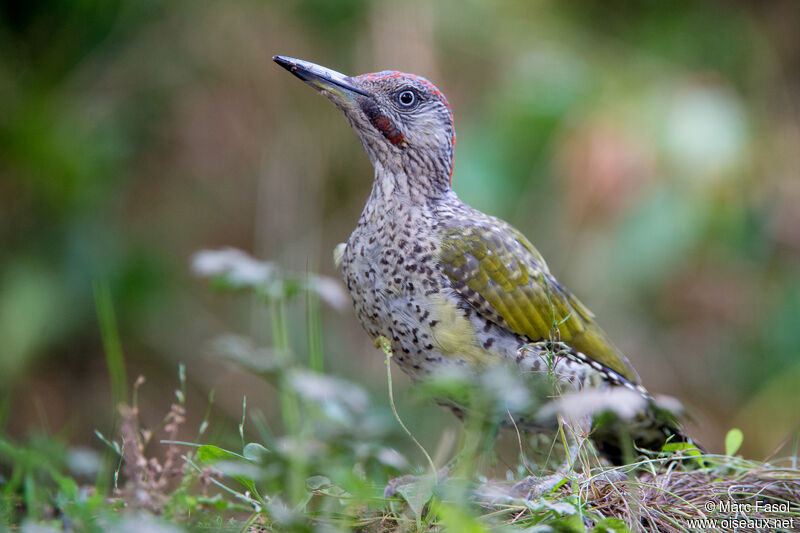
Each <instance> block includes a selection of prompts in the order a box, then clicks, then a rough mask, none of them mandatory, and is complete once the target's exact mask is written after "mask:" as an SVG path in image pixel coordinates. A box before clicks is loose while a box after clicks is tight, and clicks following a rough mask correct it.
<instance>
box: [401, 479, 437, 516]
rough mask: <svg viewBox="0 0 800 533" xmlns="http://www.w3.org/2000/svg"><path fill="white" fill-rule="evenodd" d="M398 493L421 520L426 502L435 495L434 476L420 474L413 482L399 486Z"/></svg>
mask: <svg viewBox="0 0 800 533" xmlns="http://www.w3.org/2000/svg"><path fill="white" fill-rule="evenodd" d="M397 493H398V494H399V495H400V496H402V497H403V499H404V500H405V501H406V502H407V503H408V506H409V507H410V508H411V511H412V512H413V513H414V516H415V517H416V519H417V522H419V521H420V520H421V519H422V511H423V509H424V508H425V504H426V503H428V502H429V501H430V499H431V498H432V497H433V477H432V476H420V477H418V478H417V479H415V480H414V481H412V482H411V483H408V484H406V485H400V486H399V487H397Z"/></svg>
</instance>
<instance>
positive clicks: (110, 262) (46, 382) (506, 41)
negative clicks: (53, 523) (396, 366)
mask: <svg viewBox="0 0 800 533" xmlns="http://www.w3.org/2000/svg"><path fill="white" fill-rule="evenodd" d="M798 20H800V3H798V2H793V1H784V2H756V1H732V2H694V1H669V2H656V1H644V2H627V1H619V0H613V1H609V0H593V1H587V2H558V1H535V2H530V1H522V0H518V1H511V0H508V1H500V2H491V3H490V2H478V1H473V0H466V1H465V0H443V1H438V2H424V1H411V2H390V1H379V2H368V1H366V0H345V1H339V2H331V1H326V0H306V1H298V2H277V1H275V2H266V1H263V2H262V1H254V0H250V1H238V0H237V1H227V2H211V1H204V0H192V1H189V0H173V1H170V2H159V1H156V0H139V1H136V2H121V1H115V0H40V1H38V2H25V1H22V0H16V1H10V2H9V1H6V2H3V3H2V8H1V10H0V392H1V394H0V396H1V397H2V404H1V405H2V413H1V414H0V421H2V424H3V426H2V428H4V430H5V432H7V433H8V434H10V435H12V436H14V437H16V438H23V437H25V436H26V435H29V434H31V433H36V432H41V431H46V432H49V433H55V434H58V435H60V436H62V437H64V438H65V439H68V440H69V441H70V442H73V443H77V444H87V445H92V446H94V447H97V448H99V447H100V445H99V443H98V442H96V440H95V439H94V437H93V435H92V430H93V429H95V428H98V429H100V430H102V431H108V430H109V428H110V426H111V424H112V417H113V412H114V408H113V403H112V401H111V389H110V386H109V379H108V371H107V368H106V362H105V359H104V356H103V344H102V341H101V337H100V329H99V326H98V321H97V314H96V311H95V300H94V296H93V284H99V286H107V287H109V289H110V294H111V297H112V299H113V302H114V308H115V311H116V315H117V320H118V324H119V332H120V338H121V340H122V345H123V350H124V354H125V361H126V366H127V375H128V379H129V381H132V380H133V379H134V378H135V377H136V376H138V375H140V374H143V375H145V376H146V378H147V379H148V384H147V385H145V386H144V388H143V389H142V393H141V400H140V405H141V407H142V411H143V417H144V418H145V419H146V418H147V417H148V416H150V417H151V418H152V419H153V421H157V419H158V417H159V416H160V415H161V414H162V413H163V412H164V411H165V407H166V405H167V404H168V402H169V401H170V396H171V394H172V390H173V389H174V388H175V384H176V377H175V376H176V367H177V364H178V362H180V361H183V362H185V363H186V365H187V370H188V377H189V383H190V403H189V405H190V412H189V416H190V420H194V421H195V422H197V421H199V419H200V418H201V417H202V415H203V412H204V410H205V407H204V401H205V400H204V398H205V397H206V396H207V394H208V391H209V390H210V389H212V388H214V389H216V393H217V401H216V404H215V408H214V416H213V418H212V420H214V421H215V423H216V424H217V426H218V427H219V426H222V427H224V426H225V424H228V425H231V426H232V425H234V424H235V423H236V422H235V421H234V420H236V419H238V417H240V415H241V401H242V400H241V397H242V395H243V394H246V395H247V397H248V406H250V407H251V408H252V409H258V410H262V411H264V412H265V413H266V414H267V415H268V416H270V414H271V413H272V411H273V409H274V407H273V406H274V402H275V395H274V391H272V390H271V389H270V388H269V387H268V386H266V385H264V384H263V383H262V382H261V381H260V380H258V379H256V378H254V377H252V376H250V375H248V374H247V373H244V372H241V371H239V370H237V369H236V368H234V367H233V366H232V365H229V364H225V363H223V362H221V361H219V360H218V359H217V358H215V357H214V356H213V355H212V354H211V350H210V349H209V342H210V341H211V340H212V339H213V338H214V337H215V336H216V335H217V334H220V333H224V332H228V331H234V332H238V333H243V334H247V335H251V336H253V337H254V338H256V339H259V340H261V341H264V342H267V341H268V340H269V331H268V329H269V328H268V325H267V324H268V321H267V317H266V313H267V311H266V310H265V308H264V306H263V305H262V304H260V303H259V302H257V301H255V300H252V301H251V300H248V299H246V298H242V297H237V296H232V295H229V294H219V293H215V292H214V291H212V290H210V289H209V287H208V286H207V284H206V283H205V282H203V281H201V280H198V279H196V278H194V277H193V275H192V273H191V269H190V260H191V256H192V254H193V253H194V252H195V251H197V250H199V249H202V248H218V247H222V246H235V247H239V248H242V249H244V250H247V251H249V252H251V253H252V254H254V255H255V256H257V257H259V258H264V259H270V260H274V261H277V262H278V263H279V264H281V265H282V266H284V267H286V268H288V269H291V270H294V271H298V272H303V271H306V270H310V271H319V272H321V273H324V274H327V275H330V276H333V277H336V278H337V279H338V278H339V274H338V273H337V272H336V271H335V269H334V267H333V264H332V260H331V251H332V249H333V248H334V246H335V245H336V244H337V243H339V242H342V241H344V240H346V238H347V237H348V235H349V233H350V231H351V230H352V228H353V227H354V226H355V222H356V220H357V218H358V215H359V213H360V210H361V208H362V206H363V202H364V201H365V199H366V197H367V194H368V191H369V188H370V181H371V175H372V170H371V168H370V166H369V162H368V160H367V158H366V156H365V155H364V154H363V153H362V150H361V146H360V144H359V143H358V141H357V139H356V138H355V136H354V135H353V134H352V133H351V132H350V131H349V127H348V125H347V123H346V121H345V120H344V119H343V118H342V117H341V116H339V115H338V113H337V111H336V110H335V109H334V108H333V107H332V106H331V105H330V104H329V103H328V102H327V101H326V100H325V99H323V98H320V97H319V96H318V95H316V94H314V91H312V90H310V89H308V88H307V87H305V86H303V84H301V83H300V82H298V80H296V79H294V78H292V77H291V76H289V75H288V74H287V73H286V72H285V71H284V70H282V69H280V68H278V67H277V66H275V65H274V64H273V63H272V61H271V56H272V55H273V54H285V55H289V56H294V57H299V58H303V59H307V60H311V61H315V62H318V63H321V64H323V65H326V66H329V67H331V68H334V69H337V70H341V71H343V72H346V73H351V74H357V73H361V72H370V71H376V70H383V69H398V70H404V71H408V72H414V73H417V74H421V75H424V76H426V77H428V78H429V79H431V80H432V81H433V82H434V83H436V84H437V85H438V87H439V88H440V89H442V91H443V92H444V93H445V94H446V95H447V96H448V99H449V100H450V103H451V104H452V106H453V109H454V112H455V120H456V129H457V132H458V146H457V151H456V161H455V163H456V166H455V176H454V187H455V189H456V191H457V192H458V194H459V195H460V196H461V198H462V199H464V200H465V201H467V202H468V203H471V204H472V205H474V206H475V207H477V208H479V209H481V210H483V211H486V212H488V213H490V214H493V215H497V216H500V217H502V218H505V219H507V220H509V221H510V222H512V223H513V224H514V225H516V226H517V227H518V228H519V229H520V230H522V231H523V232H524V233H525V234H526V235H527V236H528V237H529V238H530V239H531V240H532V241H533V242H534V243H535V244H536V246H537V247H538V248H539V249H540V250H541V252H542V253H543V254H544V256H545V257H546V258H548V261H549V264H550V267H551V270H552V271H553V272H554V273H555V274H556V276H558V277H559V278H560V280H561V281H562V282H564V283H565V284H566V285H567V286H568V287H570V288H571V289H572V290H573V291H574V292H575V293H577V294H578V295H579V296H580V297H581V299H583V300H584V301H585V303H586V304H587V305H588V306H589V307H590V308H592V309H593V310H594V311H595V313H596V314H597V315H598V316H599V317H600V323H601V324H603V326H604V327H605V329H607V330H608V332H609V333H610V334H611V336H612V338H613V339H614V340H615V342H616V343H617V344H618V345H619V346H620V347H621V348H622V349H623V350H624V351H625V352H626V353H627V354H628V355H629V357H630V359H631V360H632V362H633V363H634V366H635V367H636V368H637V369H638V370H639V372H640V374H641V375H642V378H643V380H644V382H645V384H646V385H647V386H648V388H649V389H651V390H652V391H654V392H657V393H664V394H669V395H672V396H675V397H677V398H679V399H681V400H682V401H683V402H684V403H685V404H687V405H688V406H689V407H690V408H691V410H692V412H693V413H694V415H695V422H694V431H695V433H696V434H697V435H698V436H699V437H700V440H701V441H702V442H705V443H706V444H707V445H708V447H709V448H710V449H712V450H716V451H720V450H721V448H722V442H721V441H722V437H723V436H724V434H725V432H726V431H727V429H728V428H730V427H732V426H738V427H741V428H742V429H743V431H744V435H745V442H744V447H743V452H744V454H745V455H746V456H750V457H757V458H761V457H764V456H766V455H769V454H771V453H772V452H773V451H775V450H776V449H777V448H778V447H780V446H781V445H786V443H787V442H789V445H791V443H790V440H791V438H792V436H793V435H794V434H795V433H796V431H797V427H798V424H800V408H798V406H799V405H800V387H799V386H798V383H800V268H798V267H800V207H799V206H800V176H799V175H798V174H799V173H800V106H798V102H800V35H799V34H798V32H797V22H798ZM292 313H293V314H292V317H293V320H294V321H295V323H297V327H296V328H294V329H295V330H296V332H295V333H296V336H297V339H296V344H295V345H297V346H301V347H302V346H303V343H304V342H305V341H304V338H305V329H304V326H303V324H302V320H303V316H304V315H303V309H302V306H299V307H298V308H297V309H293V310H292ZM323 329H324V338H325V345H324V349H325V357H326V359H325V365H326V369H327V370H328V371H330V372H332V373H335V374H338V375H342V376H346V377H348V378H349V379H351V380H353V381H356V382H359V383H363V384H365V385H366V386H367V387H368V388H369V389H370V390H372V391H373V392H374V393H375V395H376V397H378V398H381V399H382V401H384V402H385V401H386V400H385V396H386V395H385V392H384V391H385V387H386V381H385V373H384V372H385V371H384V367H383V358H382V356H381V354H380V353H379V352H378V351H376V350H375V349H374V348H373V347H372V345H371V342H370V341H369V340H368V339H367V337H366V335H365V334H364V333H363V332H362V331H361V328H360V326H359V325H358V323H357V322H356V319H355V317H354V315H353V314H352V312H351V311H350V310H349V309H347V310H346V311H345V312H336V311H335V310H333V309H330V308H326V309H325V311H324V316H323ZM298 351H299V352H300V353H301V354H302V353H303V352H302V350H298ZM395 381H396V382H398V387H400V389H401V390H399V391H397V398H398V402H399V408H400V410H401V412H402V413H403V414H404V416H405V418H406V419H407V420H406V421H407V423H408V425H409V426H410V427H411V428H412V430H414V432H415V434H417V436H418V437H420V440H422V441H423V443H424V444H426V445H430V446H435V444H436V443H437V442H439V438H440V436H441V434H442V427H445V428H454V427H456V422H455V421H454V419H453V417H452V415H450V414H449V412H446V411H444V410H442V409H441V408H439V407H437V406H433V405H424V404H417V403H414V402H410V401H409V400H408V397H407V395H406V394H405V393H404V392H403V390H402V388H403V387H405V386H407V380H406V379H405V377H404V376H401V373H400V372H395ZM192 401H195V405H197V406H198V407H197V408H196V409H195V410H194V412H192V409H191V405H192V403H191V402H192ZM150 413H152V415H151V414H150ZM447 431H452V429H449V430H447ZM212 440H213V439H212ZM403 442H407V440H406V439H404V441H403ZM787 450H788V448H785V449H784V451H787Z"/></svg>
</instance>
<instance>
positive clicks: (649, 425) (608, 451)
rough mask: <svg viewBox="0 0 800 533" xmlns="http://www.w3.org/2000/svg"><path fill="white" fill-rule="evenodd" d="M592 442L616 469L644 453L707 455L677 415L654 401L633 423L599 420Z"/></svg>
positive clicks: (603, 416) (610, 416)
mask: <svg viewBox="0 0 800 533" xmlns="http://www.w3.org/2000/svg"><path fill="white" fill-rule="evenodd" d="M592 440H593V441H594V443H595V446H596V447H597V450H598V451H599V452H600V454H601V455H603V456H604V457H606V458H607V459H608V460H609V461H610V462H611V463H613V464H615V465H622V464H628V463H630V462H632V461H633V460H635V458H636V457H637V456H639V455H640V454H641V453H642V452H643V451H652V452H660V451H669V450H672V451H677V450H681V449H683V450H690V449H696V450H697V451H698V452H700V453H705V450H704V449H703V448H702V447H701V446H700V445H698V444H697V442H696V441H695V440H694V439H692V437H691V436H689V435H688V434H687V433H686V430H685V429H684V428H683V425H682V424H681V423H680V421H679V420H678V415H677V414H676V413H675V411H673V410H668V409H665V408H663V407H660V406H659V405H657V402H655V401H653V400H652V399H651V400H649V401H648V405H647V408H646V409H645V410H644V411H643V412H641V413H640V414H639V415H637V416H636V417H635V418H634V419H633V420H621V419H619V417H617V416H616V415H614V414H613V413H604V414H601V415H599V416H596V417H595V419H594V422H593V429H592ZM676 445H677V446H676Z"/></svg>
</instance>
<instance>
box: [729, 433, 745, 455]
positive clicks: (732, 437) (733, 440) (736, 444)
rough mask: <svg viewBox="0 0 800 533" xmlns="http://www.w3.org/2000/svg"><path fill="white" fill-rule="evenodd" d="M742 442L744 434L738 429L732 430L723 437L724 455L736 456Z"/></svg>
mask: <svg viewBox="0 0 800 533" xmlns="http://www.w3.org/2000/svg"><path fill="white" fill-rule="evenodd" d="M743 441H744V434H743V433H742V430H741V429H739V428H733V429H731V430H730V431H728V434H727V435H725V455H731V456H732V455H736V452H738V451H739V448H740V447H741V446H742V442H743Z"/></svg>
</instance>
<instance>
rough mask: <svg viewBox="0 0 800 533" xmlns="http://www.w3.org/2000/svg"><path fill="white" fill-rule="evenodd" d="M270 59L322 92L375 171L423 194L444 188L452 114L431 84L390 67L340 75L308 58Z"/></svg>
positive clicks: (447, 183)
mask: <svg viewBox="0 0 800 533" xmlns="http://www.w3.org/2000/svg"><path fill="white" fill-rule="evenodd" d="M273 60H274V61H275V62H276V63H278V64H279V65H280V66H282V67H284V68H285V69H286V70H288V71H289V72H291V73H292V74H294V75H295V76H297V77H298V78H300V79H301V80H303V81H305V82H306V83H308V84H309V85H311V86H312V87H314V88H316V89H317V90H318V91H319V92H321V93H322V94H324V95H325V96H326V97H327V98H328V99H329V100H330V101H331V102H333V103H334V104H335V105H336V107H338V108H339V109H340V110H341V111H342V112H343V113H344V115H345V116H346V117H347V120H348V121H349V122H350V125H351V126H352V127H353V129H354V130H355V131H356V133H357V134H358V136H359V138H360V139H361V143H362V144H363V145H364V149H365V150H366V152H367V154H368V155H369V157H370V159H371V160H372V164H373V166H375V169H376V175H378V176H381V175H382V174H387V175H391V176H393V177H395V178H396V179H397V180H399V183H398V185H399V187H401V188H403V187H411V188H414V189H422V190H423V191H424V192H426V193H429V194H430V193H438V192H446V191H447V190H449V188H450V182H451V179H452V172H453V153H454V150H455V142H456V136H455V129H454V127H453V113H452V111H451V110H450V105H449V104H448V103H447V99H446V98H445V97H444V95H443V94H442V93H441V91H439V89H437V88H436V86H434V85H433V84H432V83H431V82H429V81H428V80H426V79H425V78H423V77H421V76H417V75H415V74H405V73H402V72H397V71H393V70H387V71H383V72H376V73H371V74H362V75H360V76H354V77H350V76H346V75H344V74H341V73H339V72H336V71H333V70H330V69H327V68H325V67H322V66H320V65H315V64H314V63H309V62H308V61H302V60H299V59H292V58H289V57H283V56H275V57H273Z"/></svg>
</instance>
